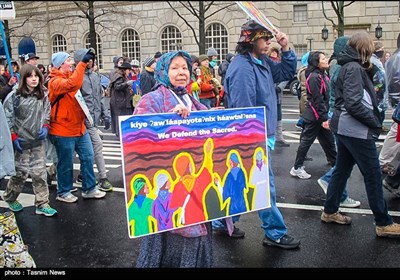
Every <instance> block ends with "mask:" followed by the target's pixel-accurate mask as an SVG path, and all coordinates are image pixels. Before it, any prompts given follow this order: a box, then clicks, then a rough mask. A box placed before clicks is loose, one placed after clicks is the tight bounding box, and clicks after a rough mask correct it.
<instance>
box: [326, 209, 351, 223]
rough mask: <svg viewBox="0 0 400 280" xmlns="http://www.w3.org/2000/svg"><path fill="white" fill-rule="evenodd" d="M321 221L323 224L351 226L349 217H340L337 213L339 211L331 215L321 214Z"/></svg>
mask: <svg viewBox="0 0 400 280" xmlns="http://www.w3.org/2000/svg"><path fill="white" fill-rule="evenodd" d="M321 220H322V221H323V222H325V223H337V224H341V225H350V224H351V218H350V217H349V216H345V215H342V214H341V213H339V211H338V212H336V213H333V214H327V213H325V212H322V214H321Z"/></svg>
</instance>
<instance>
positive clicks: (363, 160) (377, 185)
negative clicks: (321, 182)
mask: <svg viewBox="0 0 400 280" xmlns="http://www.w3.org/2000/svg"><path fill="white" fill-rule="evenodd" d="M336 144H337V150H338V155H337V159H336V169H335V170H334V171H333V174H332V178H331V181H330V182H329V187H328V193H327V195H326V201H325V205H324V212H325V213H327V214H333V213H336V212H337V211H338V209H339V204H340V197H341V195H342V194H343V191H344V188H345V187H346V182H347V179H348V178H349V177H350V175H351V172H352V170H353V167H354V165H355V164H357V166H358V168H359V169H360V171H361V174H362V175H363V177H364V183H365V189H366V191H367V197H368V203H369V206H370V208H371V210H372V213H373V214H374V217H375V223H376V225H377V226H387V225H390V224H392V223H393V220H392V217H391V216H390V215H389V214H388V209H387V204H386V201H385V199H384V198H383V189H382V173H381V168H380V165H379V159H378V152H377V150H376V146H375V141H374V140H372V139H358V138H353V137H346V136H343V135H336Z"/></svg>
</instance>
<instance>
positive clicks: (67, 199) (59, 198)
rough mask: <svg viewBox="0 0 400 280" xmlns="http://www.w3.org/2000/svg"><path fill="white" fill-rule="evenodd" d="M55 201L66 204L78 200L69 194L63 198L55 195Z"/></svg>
mask: <svg viewBox="0 0 400 280" xmlns="http://www.w3.org/2000/svg"><path fill="white" fill-rule="evenodd" d="M56 200H58V201H62V202H67V203H74V202H76V201H77V200H78V198H77V197H76V196H75V195H73V194H72V193H70V192H69V193H67V194H65V195H63V196H61V195H57V197H56Z"/></svg>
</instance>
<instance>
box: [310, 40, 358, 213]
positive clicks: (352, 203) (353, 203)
mask: <svg viewBox="0 0 400 280" xmlns="http://www.w3.org/2000/svg"><path fill="white" fill-rule="evenodd" d="M349 39H350V37H348V36H342V37H339V38H337V39H336V40H335V42H334V43H333V49H334V53H333V54H332V56H331V58H330V64H331V66H330V67H329V73H330V78H331V83H330V87H329V113H328V118H329V120H330V119H331V118H332V114H333V110H334V106H335V87H336V81H337V78H338V75H339V72H340V68H341V67H342V66H341V65H339V64H337V58H338V57H339V56H340V53H341V51H342V50H343V49H344V47H345V46H346V44H347V42H348V41H349ZM335 168H336V167H335V166H334V167H332V168H330V169H329V170H328V171H327V172H326V173H325V174H324V175H322V176H321V177H320V178H319V179H318V180H317V182H318V185H319V186H320V187H321V189H322V190H323V191H324V193H325V195H326V193H327V191H328V185H329V182H330V181H331V178H332V174H333V171H335ZM360 205H361V202H360V201H358V200H354V199H352V198H351V197H349V195H348V192H347V186H345V188H344V191H343V193H342V196H341V197H340V207H348V208H356V207H359V206H360Z"/></svg>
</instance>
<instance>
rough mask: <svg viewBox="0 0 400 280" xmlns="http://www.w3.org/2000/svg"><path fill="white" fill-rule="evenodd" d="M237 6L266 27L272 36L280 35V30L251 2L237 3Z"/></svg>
mask: <svg viewBox="0 0 400 280" xmlns="http://www.w3.org/2000/svg"><path fill="white" fill-rule="evenodd" d="M236 4H237V5H238V6H239V7H240V8H241V9H242V10H243V11H244V12H245V13H246V14H247V15H248V16H249V17H250V18H251V19H252V20H255V21H256V22H257V23H258V24H260V25H262V26H264V27H265V28H266V29H267V30H269V31H271V33H272V34H276V33H278V29H277V28H276V27H275V26H274V25H273V24H272V22H270V21H269V20H268V18H267V17H266V16H265V15H264V14H263V13H262V12H261V11H260V10H259V9H258V8H257V7H256V6H255V5H254V4H253V2H250V1H236Z"/></svg>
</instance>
